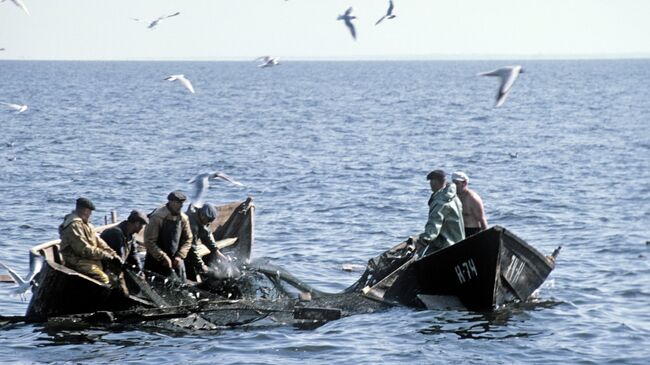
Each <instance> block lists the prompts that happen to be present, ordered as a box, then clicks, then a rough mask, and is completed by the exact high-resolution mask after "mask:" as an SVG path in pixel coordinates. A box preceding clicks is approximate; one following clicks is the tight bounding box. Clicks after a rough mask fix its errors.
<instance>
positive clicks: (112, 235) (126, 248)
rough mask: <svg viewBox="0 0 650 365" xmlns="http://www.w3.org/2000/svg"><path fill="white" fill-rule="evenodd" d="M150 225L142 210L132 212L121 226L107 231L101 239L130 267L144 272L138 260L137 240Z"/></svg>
mask: <svg viewBox="0 0 650 365" xmlns="http://www.w3.org/2000/svg"><path fill="white" fill-rule="evenodd" d="M146 224H149V218H147V215H146V214H144V213H143V212H142V211H141V210H139V209H135V210H133V211H131V214H129V217H128V218H127V219H126V220H125V221H122V222H120V224H118V225H116V226H113V227H111V228H109V229H106V230H104V231H103V232H102V234H101V236H100V237H101V238H102V239H103V240H104V241H105V242H106V243H107V244H108V245H109V246H110V247H111V248H112V249H113V250H114V251H115V252H117V254H118V255H119V256H120V258H122V261H124V262H125V263H126V264H127V265H128V267H130V268H132V269H134V270H136V271H138V272H139V271H142V264H141V263H140V260H138V256H137V251H136V247H135V246H136V244H135V238H134V237H133V236H134V235H135V234H136V233H138V232H140V231H141V230H142V227H144V226H145V225H146Z"/></svg>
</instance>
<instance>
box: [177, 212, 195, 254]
mask: <svg viewBox="0 0 650 365" xmlns="http://www.w3.org/2000/svg"><path fill="white" fill-rule="evenodd" d="M181 230H182V232H181V240H182V242H180V245H179V248H178V251H176V254H175V255H174V257H175V258H176V257H178V258H180V259H181V260H185V258H186V257H187V253H188V252H189V251H190V248H192V239H193V237H194V236H193V235H192V229H191V228H190V220H189V219H188V218H187V215H186V214H184V213H181Z"/></svg>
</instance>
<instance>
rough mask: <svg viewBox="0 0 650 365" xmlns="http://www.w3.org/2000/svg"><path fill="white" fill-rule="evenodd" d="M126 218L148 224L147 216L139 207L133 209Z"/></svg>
mask: <svg viewBox="0 0 650 365" xmlns="http://www.w3.org/2000/svg"><path fill="white" fill-rule="evenodd" d="M127 220H128V221H129V222H131V223H142V224H149V218H147V215H146V214H144V212H143V211H141V210H140V209H133V210H132V211H131V214H129V218H127Z"/></svg>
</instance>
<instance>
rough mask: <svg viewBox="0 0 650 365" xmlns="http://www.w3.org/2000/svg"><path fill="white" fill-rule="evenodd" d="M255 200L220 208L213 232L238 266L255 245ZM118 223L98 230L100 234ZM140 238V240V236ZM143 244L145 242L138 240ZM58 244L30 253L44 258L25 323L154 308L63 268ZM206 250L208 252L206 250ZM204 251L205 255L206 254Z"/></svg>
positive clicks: (47, 245) (52, 242)
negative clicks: (78, 315)
mask: <svg viewBox="0 0 650 365" xmlns="http://www.w3.org/2000/svg"><path fill="white" fill-rule="evenodd" d="M251 201H252V198H250V197H249V198H248V199H246V201H243V202H242V201H239V202H234V203H230V204H226V205H222V206H218V207H217V208H218V212H219V216H218V217H217V219H215V220H214V221H213V222H212V224H211V225H210V228H211V229H212V230H213V232H214V233H213V234H214V236H215V240H217V243H218V246H219V247H220V248H221V250H222V252H223V253H225V254H227V255H231V256H232V257H235V258H236V260H237V261H238V262H241V263H243V262H247V261H248V260H249V259H250V254H251V251H252V247H253V243H254V239H255V237H254V228H255V227H254V226H255V222H254V215H255V214H254V213H255V206H254V205H253V204H252V202H251ZM115 224H117V223H113V224H109V225H105V226H102V227H98V228H97V232H98V233H100V232H101V231H103V230H104V229H107V228H110V227H112V226H114V225H115ZM140 238H141V236H140ZM139 241H140V242H142V239H140V240H139ZM59 242H60V241H59V240H54V241H49V242H46V243H43V244H40V245H38V246H35V247H33V248H32V249H31V250H30V251H31V253H33V254H35V255H38V256H40V257H42V258H43V260H44V263H43V268H42V269H41V272H40V274H39V275H38V277H37V278H36V283H35V286H34V288H33V295H32V298H31V301H30V303H29V306H28V308H27V313H26V314H25V320H26V321H27V322H41V321H46V320H47V319H48V318H52V317H58V316H65V315H70V314H80V313H91V312H95V311H121V310H126V309H130V308H134V307H139V306H144V307H147V306H155V304H154V303H153V302H152V301H149V300H147V299H146V298H145V299H143V298H141V297H136V296H133V295H129V296H125V295H123V294H122V293H121V292H120V291H119V290H118V289H113V288H110V287H109V286H106V285H103V284H102V283H100V282H98V281H96V280H94V279H92V278H90V277H88V276H86V275H83V274H81V273H78V272H76V271H74V270H72V269H70V268H68V267H66V266H64V265H63V264H62V260H61V256H60V254H59ZM205 250H207V249H205ZM205 250H204V251H205Z"/></svg>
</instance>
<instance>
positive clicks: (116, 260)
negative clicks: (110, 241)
mask: <svg viewBox="0 0 650 365" xmlns="http://www.w3.org/2000/svg"><path fill="white" fill-rule="evenodd" d="M110 262H111V264H113V265H115V266H122V265H124V261H123V260H122V258H121V257H119V256H117V255H114V256H113V257H111V259H110Z"/></svg>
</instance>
